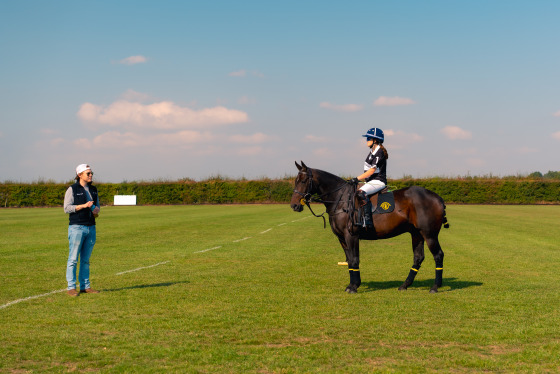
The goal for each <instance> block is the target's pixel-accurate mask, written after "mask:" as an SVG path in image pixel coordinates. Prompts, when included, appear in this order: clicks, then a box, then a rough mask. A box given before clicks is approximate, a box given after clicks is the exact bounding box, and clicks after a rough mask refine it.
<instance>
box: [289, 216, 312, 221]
mask: <svg viewBox="0 0 560 374" xmlns="http://www.w3.org/2000/svg"><path fill="white" fill-rule="evenodd" d="M308 218H311V216H307V217H303V218H299V219H295V220H293V221H292V222H297V221H303V220H304V219H308Z"/></svg>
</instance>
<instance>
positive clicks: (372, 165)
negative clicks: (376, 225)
mask: <svg viewBox="0 0 560 374" xmlns="http://www.w3.org/2000/svg"><path fill="white" fill-rule="evenodd" d="M362 136H363V137H365V138H366V140H367V146H368V147H369V148H371V152H369V153H368V155H367V158H366V161H365V163H364V173H363V174H361V175H359V176H358V177H356V178H353V179H352V182H354V183H356V184H357V183H358V182H359V181H362V180H363V181H365V184H364V185H363V186H362V187H360V189H359V191H358V199H359V200H360V202H361V203H362V205H366V214H365V216H366V217H365V218H366V219H365V224H366V226H368V227H372V226H373V222H372V220H371V204H368V202H369V198H368V196H370V195H373V194H375V193H377V192H379V191H381V190H383V189H384V188H385V187H386V186H387V174H386V169H387V159H388V158H389V154H388V153H387V149H385V147H384V146H383V141H384V140H385V135H384V134H383V130H381V129H380V128H377V127H373V128H371V129H369V130H368V131H367V133H366V134H365V135H362Z"/></svg>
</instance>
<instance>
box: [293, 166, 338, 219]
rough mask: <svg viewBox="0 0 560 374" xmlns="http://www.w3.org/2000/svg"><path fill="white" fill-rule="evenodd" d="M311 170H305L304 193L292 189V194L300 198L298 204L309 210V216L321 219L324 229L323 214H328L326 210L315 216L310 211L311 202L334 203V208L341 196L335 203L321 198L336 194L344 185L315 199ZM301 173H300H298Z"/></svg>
mask: <svg viewBox="0 0 560 374" xmlns="http://www.w3.org/2000/svg"><path fill="white" fill-rule="evenodd" d="M311 170H312V169H309V168H308V169H307V186H306V188H305V192H300V191H298V190H296V189H295V188H294V193H297V194H298V195H300V196H301V199H300V201H299V202H300V204H301V205H306V206H307V208H309V211H310V212H311V214H313V215H314V216H315V217H318V218H319V217H320V218H322V219H323V227H324V228H326V227H327V222H326V220H325V214H326V213H328V211H327V210H325V211H324V212H323V213H322V214H315V212H314V211H313V209H311V205H310V203H312V202H316V203H336V204H335V206H337V205H338V203H339V202H340V200H341V199H342V194H341V195H340V196H339V197H338V199H337V200H336V201H327V200H323V198H322V197H323V196H327V195H330V194H332V193H333V192H337V191H340V190H341V189H343V188H344V187H346V185H347V184H346V183H344V184H341V185H340V186H339V187H337V188H335V189H334V190H332V191H329V192H326V193H323V194H321V195H318V198H315V197H314V196H313V193H312V191H313V172H312V171H311ZM300 173H301V171H300Z"/></svg>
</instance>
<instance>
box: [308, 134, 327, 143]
mask: <svg viewBox="0 0 560 374" xmlns="http://www.w3.org/2000/svg"><path fill="white" fill-rule="evenodd" d="M303 141H304V142H306V143H325V142H327V141H328V140H327V138H325V137H324V136H317V135H306V136H305V138H304V139H303Z"/></svg>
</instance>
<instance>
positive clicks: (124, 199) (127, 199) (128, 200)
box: [113, 195, 136, 205]
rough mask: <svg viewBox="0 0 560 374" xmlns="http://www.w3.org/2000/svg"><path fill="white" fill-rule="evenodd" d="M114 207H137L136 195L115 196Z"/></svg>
mask: <svg viewBox="0 0 560 374" xmlns="http://www.w3.org/2000/svg"><path fill="white" fill-rule="evenodd" d="M113 205H136V195H115V199H114V201H113Z"/></svg>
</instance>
